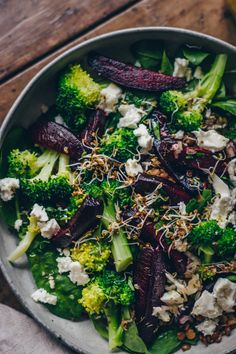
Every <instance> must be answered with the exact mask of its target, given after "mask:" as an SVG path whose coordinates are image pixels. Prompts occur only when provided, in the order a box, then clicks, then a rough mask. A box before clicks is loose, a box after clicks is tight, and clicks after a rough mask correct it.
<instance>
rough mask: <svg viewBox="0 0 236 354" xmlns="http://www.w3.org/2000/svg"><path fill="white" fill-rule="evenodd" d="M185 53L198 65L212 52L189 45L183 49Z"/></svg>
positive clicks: (192, 62) (187, 57) (186, 56)
mask: <svg viewBox="0 0 236 354" xmlns="http://www.w3.org/2000/svg"><path fill="white" fill-rule="evenodd" d="M183 54H184V56H185V58H186V59H188V60H189V62H190V63H191V64H193V65H196V66H197V65H200V64H201V63H202V62H203V61H204V60H205V59H206V58H207V57H208V56H209V55H210V53H206V52H203V51H201V50H199V49H197V48H189V47H185V48H184V49H183Z"/></svg>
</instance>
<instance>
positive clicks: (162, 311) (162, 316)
mask: <svg viewBox="0 0 236 354" xmlns="http://www.w3.org/2000/svg"><path fill="white" fill-rule="evenodd" d="M152 315H153V316H155V317H157V318H159V320H161V321H163V322H169V321H170V319H171V316H170V313H169V312H168V307H167V306H158V307H153V312H152Z"/></svg>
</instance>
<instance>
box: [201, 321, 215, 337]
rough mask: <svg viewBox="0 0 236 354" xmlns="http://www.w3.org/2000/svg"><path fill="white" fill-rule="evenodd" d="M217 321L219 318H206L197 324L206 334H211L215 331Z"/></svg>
mask: <svg viewBox="0 0 236 354" xmlns="http://www.w3.org/2000/svg"><path fill="white" fill-rule="evenodd" d="M217 323H218V321H217V320H205V321H203V322H201V323H200V324H199V325H197V326H196V328H197V330H198V331H199V332H201V333H202V334H203V335H204V336H211V335H212V334H213V333H214V332H215V329H216V326H217Z"/></svg>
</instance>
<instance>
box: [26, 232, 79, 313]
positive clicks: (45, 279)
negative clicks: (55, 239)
mask: <svg viewBox="0 0 236 354" xmlns="http://www.w3.org/2000/svg"><path fill="white" fill-rule="evenodd" d="M57 257H58V253H57V252H56V250H55V249H54V248H53V246H52V244H50V241H47V240H45V239H43V238H42V237H40V236H38V237H36V239H35V240H34V242H33V244H32V245H31V247H30V249H29V251H28V259H29V263H30V267H31V271H32V274H33V277H34V280H35V283H36V285H37V287H38V288H43V289H45V290H47V291H48V292H49V293H50V294H53V295H56V296H57V303H56V305H48V304H47V305H46V306H47V307H48V309H49V310H50V311H51V312H52V313H53V314H55V315H57V316H59V317H62V318H66V319H70V320H78V319H79V318H80V317H81V314H82V313H83V307H82V306H81V305H80V304H79V303H78V300H79V299H80V298H81V292H82V287H78V286H77V285H75V284H73V283H72V282H71V280H70V279H69V277H68V275H66V274H59V272H58V268H57V261H56V258H57ZM50 275H51V276H52V277H53V279H54V281H55V288H54V289H51V288H50V285H49V276H50Z"/></svg>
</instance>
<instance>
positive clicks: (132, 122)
mask: <svg viewBox="0 0 236 354" xmlns="http://www.w3.org/2000/svg"><path fill="white" fill-rule="evenodd" d="M118 111H119V112H120V113H121V115H122V117H121V118H120V120H119V123H118V125H117V126H118V128H131V129H135V128H137V126H138V123H139V122H140V120H141V118H142V116H143V114H144V112H143V110H141V109H139V108H137V107H135V105H134V104H121V105H120V107H119V108H118Z"/></svg>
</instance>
